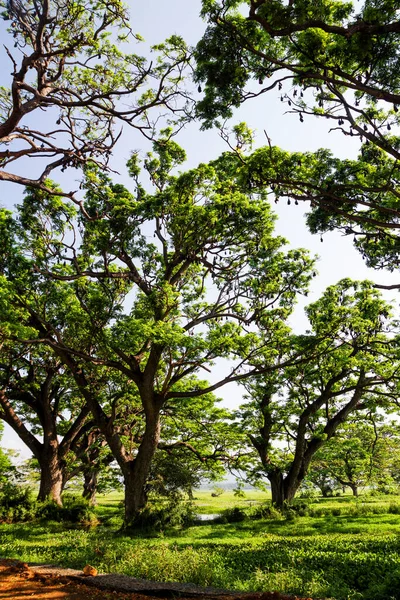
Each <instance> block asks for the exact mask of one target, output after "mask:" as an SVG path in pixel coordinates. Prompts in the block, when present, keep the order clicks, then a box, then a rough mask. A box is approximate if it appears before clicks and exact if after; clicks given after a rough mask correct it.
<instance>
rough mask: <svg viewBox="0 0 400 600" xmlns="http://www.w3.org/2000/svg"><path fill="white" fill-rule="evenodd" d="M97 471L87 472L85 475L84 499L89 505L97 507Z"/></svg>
mask: <svg viewBox="0 0 400 600" xmlns="http://www.w3.org/2000/svg"><path fill="white" fill-rule="evenodd" d="M97 476H98V472H97V471H87V472H85V473H84V474H83V480H84V481H83V494H82V496H83V498H85V499H86V500H88V501H89V504H91V505H92V506H95V504H96V491H97Z"/></svg>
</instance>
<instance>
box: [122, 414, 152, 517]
mask: <svg viewBox="0 0 400 600" xmlns="http://www.w3.org/2000/svg"><path fill="white" fill-rule="evenodd" d="M159 441H160V418H159V413H158V411H154V412H153V413H152V414H150V415H149V414H148V415H146V430H145V432H144V435H143V440H142V443H141V444H140V446H139V450H138V453H137V455H136V457H135V459H134V460H133V461H130V462H129V463H128V464H127V465H126V466H125V468H124V469H123V474H124V483H125V526H126V527H129V526H130V525H133V524H134V522H135V518H136V517H137V516H138V514H139V513H140V511H141V510H142V509H143V508H144V507H145V506H146V504H147V492H146V484H147V480H148V477H149V474H150V467H151V462H152V460H153V457H154V454H155V452H156V450H157V446H158V442H159Z"/></svg>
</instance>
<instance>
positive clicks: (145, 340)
mask: <svg viewBox="0 0 400 600" xmlns="http://www.w3.org/2000/svg"><path fill="white" fill-rule="evenodd" d="M184 157H185V155H184V153H183V151H182V150H181V149H180V148H179V147H178V146H177V145H176V143H175V142H173V141H172V140H171V139H169V132H166V136H165V137H164V138H162V139H160V140H159V141H158V142H157V143H155V145H154V153H153V154H149V155H148V157H147V159H146V161H145V168H146V170H147V172H148V173H149V174H150V178H151V181H152V183H153V186H154V193H153V194H149V193H146V191H145V189H144V188H143V186H142V185H140V183H139V182H138V181H137V177H138V175H139V166H138V162H137V157H136V156H132V158H131V160H130V162H129V168H130V172H131V174H132V176H133V177H134V180H135V182H136V186H135V192H134V195H132V194H130V193H129V192H128V191H127V190H126V189H125V188H123V187H122V186H119V185H114V184H113V183H112V182H111V181H110V180H109V179H108V177H107V176H106V174H104V172H101V171H99V170H97V169H96V167H95V166H92V167H91V168H90V169H88V170H87V173H86V183H85V189H86V200H85V203H84V205H83V207H82V211H80V212H79V214H76V211H75V209H74V207H73V206H72V204H67V203H65V202H61V201H60V200H59V199H58V198H57V197H56V196H54V195H52V196H46V195H45V194H43V193H41V192H37V191H32V190H31V191H29V193H28V195H27V197H26V201H25V202H24V205H23V207H22V208H21V212H20V218H19V221H14V220H12V219H11V217H10V216H7V215H5V216H4V222H5V225H4V227H5V229H7V239H9V240H10V242H9V246H8V247H7V248H6V249H5V250H4V252H3V260H4V268H3V273H4V277H3V293H2V298H3V302H4V304H3V311H4V314H5V315H6V314H7V310H8V308H7V307H8V306H9V301H10V298H12V302H13V304H14V306H17V307H19V310H21V312H22V313H24V314H25V317H24V318H25V321H24V320H23V319H24V318H22V319H18V324H15V311H13V312H12V314H9V317H8V319H9V320H8V321H7V319H5V325H4V326H3V330H4V329H7V327H8V329H10V328H11V327H13V328H14V329H16V330H17V334H16V335H17V336H20V335H22V336H24V335H25V333H24V332H21V331H20V328H21V322H24V323H29V324H30V325H31V326H33V327H34V328H35V329H36V334H33V333H31V334H29V335H30V336H31V337H29V335H28V337H26V335H25V337H24V339H27V340H29V342H31V343H44V344H46V345H47V346H48V347H49V348H51V349H52V350H53V351H54V352H55V354H56V355H57V357H58V358H59V359H61V360H62V361H63V362H64V364H65V365H66V366H67V367H68V369H69V370H70V372H71V374H72V375H73V377H74V378H75V382H76V385H77V386H78V388H79V390H80V392H81V394H82V396H83V397H84V399H85V401H86V402H87V404H88V406H90V409H91V412H92V414H93V417H94V419H95V421H96V424H97V426H98V427H99V429H100V431H101V432H102V434H103V435H104V436H105V438H106V440H107V443H108V445H109V447H110V450H111V452H112V453H113V455H114V457H115V459H116V460H117V462H118V464H119V466H120V468H121V470H122V472H123V476H124V481H125V489H126V518H127V522H130V521H131V520H132V519H133V518H134V516H135V514H137V512H138V511H139V510H140V509H141V508H142V507H143V506H144V505H145V503H146V495H145V486H146V481H147V478H148V475H149V471H150V466H151V461H152V458H153V456H154V453H155V451H156V449H157V447H158V443H159V441H160V418H161V410H162V408H163V406H164V405H165V403H166V402H169V401H170V400H172V399H177V400H178V399H183V398H196V397H200V396H203V395H204V394H205V393H208V392H211V391H213V390H216V389H218V388H219V387H221V386H222V385H225V384H227V383H229V382H232V381H239V380H241V379H244V378H246V377H248V375H249V373H255V372H257V371H258V370H260V369H262V370H268V369H269V368H271V369H278V368H280V366H281V363H282V364H283V365H284V364H286V362H287V361H289V360H290V361H295V360H296V359H297V357H295V356H293V357H290V359H289V358H288V355H287V354H285V351H286V352H287V351H288V343H287V342H288V341H287V339H286V335H285V334H286V326H285V325H284V319H285V318H286V317H287V316H288V315H289V314H290V312H291V311H292V308H293V305H294V302H295V299H296V295H297V293H299V292H302V291H303V290H305V289H306V286H307V284H308V281H309V279H310V277H311V276H312V274H311V273H312V272H311V268H312V264H313V261H312V260H311V259H310V258H309V257H308V255H307V253H306V252H305V251H303V250H290V251H288V252H284V251H283V250H282V245H283V243H284V240H282V238H279V237H275V236H274V235H273V221H274V217H273V216H272V214H271V211H270V207H269V204H268V202H267V201H266V199H265V198H264V197H263V196H262V195H261V196H260V195H257V196H255V197H252V196H247V195H245V194H243V193H241V192H240V190H238V188H237V187H236V186H235V183H234V181H233V180H232V181H231V182H230V185H229V182H227V177H226V173H225V171H226V169H225V157H222V158H221V159H220V160H217V161H214V163H212V164H209V165H200V166H199V167H198V168H197V169H193V170H192V171H189V172H187V173H182V174H180V175H177V176H173V175H171V170H172V169H173V168H175V167H176V166H177V165H178V164H180V163H181V162H182V161H183V160H184ZM151 231H152V232H154V233H153V236H154V238H153V241H149V233H150V232H151ZM211 281H213V282H214V286H215V287H214V288H213V292H212V293H211V292H210V293H209V286H210V284H211ZM27 286H28V290H29V291H28V293H27ZM10 294H11V296H10ZM128 294H129V297H128ZM63 307H64V308H63ZM10 322H12V323H13V325H12V326H11V325H10V324H9V323H10ZM6 324H7V325H6ZM254 325H257V326H258V327H260V328H261V329H262V330H263V332H264V333H263V337H262V338H260V337H259V336H257V335H256V334H255V332H254ZM18 328H19V329H18ZM5 335H9V333H8V334H7V331H5ZM285 349H286V350H285ZM259 353H262V354H263V360H262V365H261V366H260V365H257V366H255V367H251V364H254V360H255V356H256V355H258V354H259ZM277 357H278V358H277ZM279 357H280V358H279ZM216 358H231V359H233V360H234V364H233V367H232V368H231V370H230V372H228V373H226V374H224V375H222V376H221V377H220V378H219V379H218V380H217V381H216V382H215V383H213V384H212V385H209V386H208V387H204V386H202V385H199V384H198V383H196V382H194V385H193V387H192V389H188V387H187V386H184V387H183V388H182V382H184V381H188V378H190V377H191V376H192V375H196V374H197V373H198V372H199V371H200V369H201V370H204V369H206V370H208V369H209V368H210V367H211V365H212V363H213V361H214V360H215V359H216ZM252 359H253V363H252V362H251V361H252ZM280 361H281V362H280ZM112 373H119V374H120V377H122V378H123V379H124V380H125V382H126V384H127V385H128V382H129V385H130V386H131V388H132V390H136V391H135V393H134V396H135V402H136V401H137V399H139V400H140V406H141V410H142V411H143V414H144V421H145V427H144V430H143V434H142V437H141V441H140V443H139V445H138V447H137V448H135V453H134V454H132V453H131V452H129V451H128V450H127V448H126V447H125V446H124V443H123V441H122V439H121V435H120V433H119V432H118V431H117V430H116V429H115V427H114V426H113V419H114V413H113V410H112V407H110V408H111V410H108V407H109V406H110V405H109V399H108V398H106V397H105V395H104V393H103V392H102V391H101V390H102V389H104V388H103V387H102V386H103V385H104V382H107V381H111V382H112V381H113V376H112V375H111V374H112ZM112 385H114V384H113V383H112ZM116 391H118V390H116ZM104 407H107V410H105V408H104ZM110 419H111V421H110Z"/></svg>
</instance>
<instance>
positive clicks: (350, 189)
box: [196, 0, 400, 270]
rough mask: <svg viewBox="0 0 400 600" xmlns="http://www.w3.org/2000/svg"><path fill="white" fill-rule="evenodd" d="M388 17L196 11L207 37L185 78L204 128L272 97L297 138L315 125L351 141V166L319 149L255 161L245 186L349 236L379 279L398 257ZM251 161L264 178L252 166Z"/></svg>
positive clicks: (209, 6) (387, 6)
mask: <svg viewBox="0 0 400 600" xmlns="http://www.w3.org/2000/svg"><path fill="white" fill-rule="evenodd" d="M396 9H397V5H396V3H395V2H392V1H386V0H373V1H370V0H367V1H365V2H361V3H358V2H357V3H356V2H348V1H344V0H338V1H332V0H321V1H320V2H318V3H311V2H308V1H307V2H305V1H304V0H293V1H292V2H290V3H289V4H288V3H286V2H283V1H281V0H277V1H276V2H269V0H260V1H257V2H253V1H250V0H247V1H246V2H235V1H234V2H220V1H209V0H204V1H203V15H204V17H205V18H206V19H207V21H208V27H207V30H206V32H205V34H204V36H203V39H202V40H201V41H200V42H199V44H198V46H197V49H196V58H197V70H196V79H197V81H199V82H205V92H204V97H203V98H202V100H201V101H200V102H199V103H198V108H197V110H198V114H199V116H200V118H201V119H202V120H203V122H204V124H205V126H206V127H209V126H211V125H212V124H214V123H215V122H216V121H218V118H220V117H222V118H223V119H225V118H227V117H230V116H231V115H232V110H233V108H234V107H238V106H239V105H240V104H241V103H242V102H244V101H246V100H248V99H251V98H254V97H258V96H260V95H264V94H268V93H273V94H276V95H277V97H278V98H279V97H280V100H281V102H282V103H283V104H284V106H285V108H287V109H288V110H287V112H289V113H292V114H293V115H295V116H297V117H298V118H299V119H300V122H301V123H303V125H302V126H303V127H305V128H306V127H307V123H308V122H310V120H311V119H319V120H326V121H328V123H329V124H331V126H332V130H335V131H339V132H341V133H342V134H343V135H344V136H345V139H349V138H350V137H355V138H358V139H359V141H360V142H361V144H362V145H361V152H360V154H359V156H358V158H357V160H353V161H349V160H338V159H335V158H334V157H333V156H332V154H331V153H330V152H328V151H327V150H319V151H317V152H315V153H305V154H304V155H301V154H300V153H297V154H296V153H294V154H292V155H289V154H288V153H285V152H283V151H281V150H280V149H279V148H272V147H270V148H266V149H264V150H261V151H260V152H256V153H255V155H254V158H252V159H250V163H252V168H251V172H252V177H251V185H254V186H256V187H257V186H258V187H260V186H264V187H268V188H269V189H270V190H271V192H272V193H275V194H276V196H277V198H279V197H282V196H287V198H288V199H289V200H288V202H290V200H291V199H293V200H295V201H296V202H298V201H302V200H309V201H310V202H311V212H310V214H309V216H308V224H309V227H310V229H311V231H313V232H317V231H318V232H320V233H324V232H325V231H329V230H332V229H334V228H339V229H341V231H343V233H344V234H345V235H354V245H355V247H356V248H357V249H358V250H359V251H360V252H361V253H362V255H363V256H364V258H365V259H366V260H367V263H368V264H369V265H371V266H373V267H376V268H382V267H385V268H386V267H387V268H389V269H391V270H392V269H394V268H396V265H397V260H398V258H397V257H398V254H399V244H398V238H397V233H396V231H397V228H398V224H399V206H398V193H397V187H398V185H397V184H398V160H399V158H400V155H399V136H398V124H399V108H398V107H399V105H400V94H399V91H400V80H399V61H400V54H399V45H398V35H399V31H400V25H399V21H398V13H397V12H396ZM287 118H288V119H290V117H287ZM263 157H265V159H266V160H267V161H268V162H269V164H270V166H271V169H270V170H269V171H268V169H265V168H264V167H263V166H261V164H260V168H258V166H257V160H258V159H260V158H261V160H263ZM265 159H264V160H265ZM279 163H283V169H279V167H278V165H279Z"/></svg>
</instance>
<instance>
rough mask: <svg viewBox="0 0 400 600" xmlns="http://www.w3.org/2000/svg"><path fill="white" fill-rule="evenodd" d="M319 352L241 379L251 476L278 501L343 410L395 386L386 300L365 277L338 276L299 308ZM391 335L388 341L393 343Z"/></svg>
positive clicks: (376, 400) (289, 495) (294, 486)
mask: <svg viewBox="0 0 400 600" xmlns="http://www.w3.org/2000/svg"><path fill="white" fill-rule="evenodd" d="M306 312H307V315H308V318H309V321H310V325H311V327H312V331H311V332H309V333H308V334H307V335H306V336H299V337H298V339H297V344H298V345H300V346H301V345H302V344H303V343H305V342H306V343H307V344H309V340H308V339H307V338H308V337H309V336H312V337H314V338H316V339H321V340H322V341H321V342H319V343H318V345H319V350H320V353H319V354H318V356H314V357H310V359H309V360H308V361H307V362H304V363H302V364H298V365H296V366H288V367H286V368H285V369H284V370H282V371H281V372H277V373H273V374H272V376H271V375H269V374H268V375H267V376H260V377H257V378H255V379H254V380H252V381H250V382H247V383H245V386H246V389H247V391H248V400H249V402H248V403H247V404H245V405H243V406H241V407H240V410H239V412H238V418H239V419H240V422H241V425H242V428H243V430H244V431H245V432H246V433H247V435H248V438H249V441H250V443H251V445H252V446H253V448H254V450H255V456H256V457H255V459H254V461H255V463H253V464H252V465H250V476H251V478H253V479H257V478H260V477H266V478H267V479H268V480H269V483H270V485H271V492H272V501H273V502H274V504H276V505H277V506H278V507H282V506H283V505H284V503H285V502H287V501H291V500H292V499H293V498H294V495H295V493H296V491H297V490H298V488H299V486H300V485H301V483H302V482H303V480H304V478H305V477H306V475H307V472H308V470H309V468H310V465H311V463H312V460H313V458H314V457H315V455H316V453H317V452H318V451H319V450H320V448H321V447H323V445H324V444H326V443H327V442H328V441H329V440H331V438H333V437H334V436H335V435H336V434H337V431H338V429H339V428H340V427H342V425H343V423H345V422H346V420H347V419H348V418H349V416H350V415H352V414H353V413H355V412H357V414H362V411H367V410H368V409H371V408H372V407H375V406H376V405H381V406H382V405H383V406H384V405H385V404H386V403H387V401H388V396H390V395H391V393H392V390H391V386H392V385H394V384H395V382H396V385H398V370H399V362H398V358H399V357H398V352H397V349H395V348H394V347H392V346H393V342H392V340H391V339H390V337H387V336H386V335H385V333H384V332H386V331H387V330H390V331H391V332H394V331H396V329H395V327H396V326H395V323H391V321H390V318H389V317H390V307H389V306H388V305H387V304H386V303H385V302H384V301H383V300H382V299H381V298H380V296H379V295H378V293H377V292H376V291H374V290H373V288H372V284H371V283H369V282H361V283H357V282H351V281H350V280H343V281H341V282H339V283H338V284H337V285H335V286H330V287H329V288H328V289H327V290H326V292H325V293H324V294H323V296H322V297H321V298H320V299H319V300H318V301H317V302H314V303H313V304H311V305H309V306H308V308H307V309H306ZM396 345H397V341H394V346H396Z"/></svg>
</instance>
